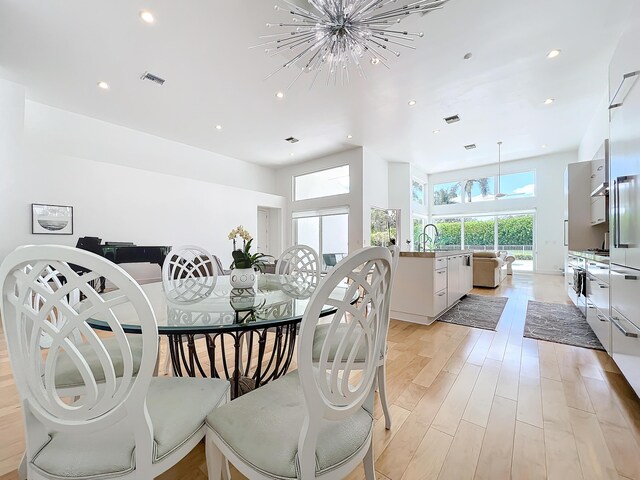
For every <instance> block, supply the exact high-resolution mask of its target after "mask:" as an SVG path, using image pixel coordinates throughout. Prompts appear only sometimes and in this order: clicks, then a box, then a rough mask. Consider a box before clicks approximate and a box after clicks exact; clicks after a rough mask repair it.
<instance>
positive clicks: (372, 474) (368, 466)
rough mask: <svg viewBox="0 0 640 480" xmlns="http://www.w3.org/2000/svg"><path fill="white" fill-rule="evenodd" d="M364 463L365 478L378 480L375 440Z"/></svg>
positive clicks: (370, 444)
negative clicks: (375, 462)
mask: <svg viewBox="0 0 640 480" xmlns="http://www.w3.org/2000/svg"><path fill="white" fill-rule="evenodd" d="M363 462H364V478H365V479H366V480H376V468H375V464H374V460H373V439H372V440H371V441H370V442H369V450H367V454H366V455H365V456H364V460H363ZM209 478H211V477H209Z"/></svg>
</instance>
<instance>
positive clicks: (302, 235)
mask: <svg viewBox="0 0 640 480" xmlns="http://www.w3.org/2000/svg"><path fill="white" fill-rule="evenodd" d="M298 215H299V216H298V218H294V220H293V230H294V238H295V243H296V244H297V245H309V246H310V247H311V248H313V249H314V250H315V251H316V252H318V255H319V256H320V264H321V265H322V269H323V270H324V271H326V270H328V269H330V268H331V267H333V266H334V265H335V264H336V263H337V262H339V261H340V260H342V258H344V257H346V256H347V254H348V252H349V214H348V213H327V214H326V215H323V214H322V212H316V213H315V214H313V215H309V216H304V214H298Z"/></svg>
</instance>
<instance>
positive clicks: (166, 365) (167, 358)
mask: <svg viewBox="0 0 640 480" xmlns="http://www.w3.org/2000/svg"><path fill="white" fill-rule="evenodd" d="M164 339H165V341H164V342H162V343H164V344H165V345H166V346H167V348H165V352H164V367H163V368H162V372H163V373H164V374H165V375H168V374H169V361H170V359H171V352H170V350H171V346H170V345H169V342H170V341H171V340H170V339H169V337H167V336H165V337H164Z"/></svg>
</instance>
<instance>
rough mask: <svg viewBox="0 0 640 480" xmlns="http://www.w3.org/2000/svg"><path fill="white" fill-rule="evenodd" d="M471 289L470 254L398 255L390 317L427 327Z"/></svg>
mask: <svg viewBox="0 0 640 480" xmlns="http://www.w3.org/2000/svg"><path fill="white" fill-rule="evenodd" d="M472 288H473V254H472V252H471V251H469V250H435V251H427V252H400V259H399V262H398V271H397V273H396V277H395V280H394V285H393V290H392V292H391V318H392V319H395V320H403V321H405V322H412V323H420V324H423V325H430V324H432V323H433V322H435V321H436V320H437V319H438V317H439V316H441V315H442V314H443V313H444V312H446V311H447V310H449V309H450V308H451V307H453V306H454V305H455V304H456V303H458V302H459V301H460V299H461V298H462V297H464V296H465V295H467V294H468V293H469V292H470V291H471V289H472Z"/></svg>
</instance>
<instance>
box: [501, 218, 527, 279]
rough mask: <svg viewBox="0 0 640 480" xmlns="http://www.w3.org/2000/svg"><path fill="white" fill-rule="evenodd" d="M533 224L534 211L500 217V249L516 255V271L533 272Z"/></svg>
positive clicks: (514, 265) (514, 263)
mask: <svg viewBox="0 0 640 480" xmlns="http://www.w3.org/2000/svg"><path fill="white" fill-rule="evenodd" d="M533 225H534V216H533V214H532V213H528V214H521V215H502V216H500V217H498V250H506V251H507V252H509V255H513V256H514V257H516V260H515V262H513V264H512V268H513V270H514V271H519V272H533V228H534V227H533Z"/></svg>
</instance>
